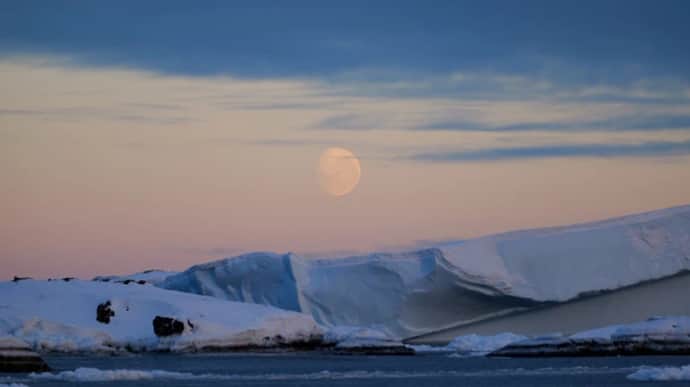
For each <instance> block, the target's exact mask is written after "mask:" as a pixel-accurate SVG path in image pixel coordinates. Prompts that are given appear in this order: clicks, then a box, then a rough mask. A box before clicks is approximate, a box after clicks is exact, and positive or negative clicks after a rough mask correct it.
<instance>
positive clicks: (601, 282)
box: [160, 206, 690, 338]
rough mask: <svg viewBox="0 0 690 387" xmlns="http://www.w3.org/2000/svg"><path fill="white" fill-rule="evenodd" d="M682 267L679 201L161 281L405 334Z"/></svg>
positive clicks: (684, 223) (259, 257) (689, 223)
mask: <svg viewBox="0 0 690 387" xmlns="http://www.w3.org/2000/svg"><path fill="white" fill-rule="evenodd" d="M688 270H690V206H684V207H676V208H671V209H665V210H659V211H654V212H649V213H644V214H637V215H631V216H626V217H622V218H617V219H612V220H606V221H600V222H594V223H587V224H580V225H574V226H568V227H556V228H546V229H539V230H528V231H518V232H511V233H505V234H499V235H494V236H488V237H483V238H477V239H472V240H466V241H460V242H453V243H444V244H439V245H436V246H432V247H430V248H428V249H423V250H419V251H411V252H402V253H374V254H371V255H366V256H360V257H350V258H343V259H317V260H308V259H303V258H301V257H299V256H297V255H294V254H285V255H280V254H274V253H251V254H246V255H242V256H238V257H234V258H228V259H223V260H219V261H215V262H210V263H206V264H202V265H196V266H193V267H191V268H189V269H188V270H186V271H184V272H182V273H179V274H177V275H172V276H169V277H167V278H166V279H165V281H163V282H162V283H161V285H160V286H161V287H163V288H166V289H173V290H180V291H184V292H190V293H196V294H202V295H209V296H213V297H217V298H222V299H226V300H232V301H242V302H250V303H258V304H266V305H272V306H276V307H278V308H281V309H286V310H292V311H297V312H303V313H308V314H311V315H312V316H313V317H314V319H315V320H316V321H317V322H319V323H320V324H322V325H324V326H326V327H332V326H340V325H349V326H365V327H377V328H378V329H381V330H383V331H384V332H385V333H386V334H388V335H390V336H393V337H396V338H407V337H410V336H415V335H419V334H424V333H428V332H431V331H436V330H440V329H443V328H447V327H451V326H458V325H462V324H470V323H473V322H478V321H483V320H487V319H490V318H493V317H498V316H501V315H507V314H510V313H513V312H516V311H522V310H525V309H529V308H531V307H535V306H540V305H543V304H544V303H547V302H548V303H553V302H563V301H566V300H573V299H577V298H578V297H580V296H582V295H591V294H594V293H597V292H602V291H607V290H613V289H619V288H621V287H624V286H627V285H633V284H637V283H640V282H643V281H648V280H653V279H659V278H663V277H666V276H671V275H674V274H677V273H680V272H683V271H688ZM678 296H679V297H680V295H678ZM664 313H667V311H664ZM675 313H684V311H681V310H678V311H676V312H675Z"/></svg>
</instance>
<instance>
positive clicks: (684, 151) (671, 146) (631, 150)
mask: <svg viewBox="0 0 690 387" xmlns="http://www.w3.org/2000/svg"><path fill="white" fill-rule="evenodd" d="M688 154H690V140H688V141H680V142H662V141H659V142H644V143H639V144H574V145H545V146H526V147H507V148H486V149H479V150H468V151H456V152H452V151H451V152H428V153H418V154H416V155H413V156H411V157H409V159H411V160H414V161H420V162H432V163H443V162H459V163H462V162H481V161H504V160H527V159H546V158H565V157H582V158H585V157H603V158H614V157H660V156H680V155H688Z"/></svg>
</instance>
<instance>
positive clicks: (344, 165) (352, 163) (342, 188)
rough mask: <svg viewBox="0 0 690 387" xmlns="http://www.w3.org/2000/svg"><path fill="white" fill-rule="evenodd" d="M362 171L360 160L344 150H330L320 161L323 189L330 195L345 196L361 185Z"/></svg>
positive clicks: (320, 176)
mask: <svg viewBox="0 0 690 387" xmlns="http://www.w3.org/2000/svg"><path fill="white" fill-rule="evenodd" d="M361 173H362V170H361V168H360V165H359V159H357V156H355V155H354V154H353V153H352V152H350V151H349V150H347V149H344V148H328V149H326V150H325V151H323V153H321V158H320V159H319V180H320V182H321V189H322V190H323V191H324V192H326V193H327V194H329V195H333V196H343V195H347V194H348V193H350V192H352V190H353V189H355V187H356V186H357V183H359V177H360V176H361Z"/></svg>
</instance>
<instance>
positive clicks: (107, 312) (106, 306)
mask: <svg viewBox="0 0 690 387" xmlns="http://www.w3.org/2000/svg"><path fill="white" fill-rule="evenodd" d="M110 305H111V304H110V301H106V302H105V303H103V304H98V307H96V320H97V321H98V322H100V323H103V324H109V323H110V318H111V317H113V316H115V311H113V310H112V309H110Z"/></svg>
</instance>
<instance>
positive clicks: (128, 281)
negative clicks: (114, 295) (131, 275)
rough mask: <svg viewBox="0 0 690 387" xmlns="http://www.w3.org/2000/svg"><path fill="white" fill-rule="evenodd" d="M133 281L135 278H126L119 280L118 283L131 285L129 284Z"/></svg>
mask: <svg viewBox="0 0 690 387" xmlns="http://www.w3.org/2000/svg"><path fill="white" fill-rule="evenodd" d="M132 282H134V280H133V279H126V280H124V281H117V283H119V284H125V285H129V284H131V283H132Z"/></svg>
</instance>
